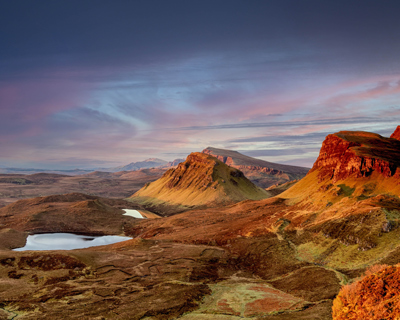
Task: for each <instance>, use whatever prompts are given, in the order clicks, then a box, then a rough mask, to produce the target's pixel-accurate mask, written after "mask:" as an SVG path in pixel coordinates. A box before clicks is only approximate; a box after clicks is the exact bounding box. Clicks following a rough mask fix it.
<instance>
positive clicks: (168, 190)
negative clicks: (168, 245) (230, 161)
mask: <svg viewBox="0 0 400 320" xmlns="http://www.w3.org/2000/svg"><path fill="white" fill-rule="evenodd" d="M268 197H270V193H269V192H267V191H265V190H264V189H261V188H259V187H257V186H255V185H254V184H253V183H252V182H251V181H249V180H248V179H247V178H246V177H245V176H244V175H243V173H242V172H241V171H240V170H238V169H235V168H232V167H229V166H227V165H226V164H225V163H223V162H221V161H219V160H218V159H216V158H215V157H212V156H209V155H207V154H204V153H198V152H197V153H191V154H190V155H189V156H188V157H187V159H186V161H185V162H182V163H180V164H179V165H178V167H176V168H173V169H170V170H168V171H167V172H165V174H164V175H163V176H162V177H161V178H160V179H158V180H157V181H154V182H152V183H149V184H146V185H145V186H144V187H143V188H142V189H140V190H139V191H138V192H136V193H135V194H134V195H132V196H131V197H130V198H129V200H130V201H132V202H135V203H139V204H142V205H144V206H146V207H147V208H149V210H150V211H154V212H157V213H160V214H163V215H168V212H166V211H165V208H166V207H172V209H171V210H173V211H175V212H177V211H178V212H179V211H182V210H187V209H191V208H195V207H210V206H221V205H229V204H232V203H235V202H239V201H243V200H246V199H252V200H259V199H263V198H268ZM159 207H162V208H161V209H160V208H159ZM171 210H170V211H171Z"/></svg>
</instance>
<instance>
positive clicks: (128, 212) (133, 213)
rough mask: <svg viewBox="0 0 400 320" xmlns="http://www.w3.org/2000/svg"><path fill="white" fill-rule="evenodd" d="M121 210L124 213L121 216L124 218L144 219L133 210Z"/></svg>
mask: <svg viewBox="0 0 400 320" xmlns="http://www.w3.org/2000/svg"><path fill="white" fill-rule="evenodd" d="M123 210H124V211H125V213H124V214H123V215H124V216H131V217H134V218H139V219H146V218H145V217H143V216H142V215H141V214H140V212H139V211H137V210H133V209H123Z"/></svg>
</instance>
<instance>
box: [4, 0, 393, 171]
mask: <svg viewBox="0 0 400 320" xmlns="http://www.w3.org/2000/svg"><path fill="white" fill-rule="evenodd" d="M399 12H400V2H398V1H390V0H388V1H370V0H353V1H348V0H346V1H342V0H335V1H321V0H317V1H313V0H301V1H300V0H260V1H259V0H212V1H210V0H190V1H188V0H157V1H156V0H96V1H88V0H79V1H76V0H58V1H53V0H36V1H31V0H29V1H26V0H16V1H9V0H0V167H19V168H23V167H25V168H43V169H73V168H82V169H85V168H98V167H113V166H117V165H124V164H127V163H130V162H135V161H142V160H144V159H147V158H154V157H156V158H161V159H165V160H173V159H176V158H185V157H186V156H187V155H188V154H189V153H190V152H195V151H201V150H202V149H204V148H206V147H208V146H212V147H216V148H224V149H232V150H236V151H239V152H241V153H244V154H246V155H249V156H253V157H257V158H261V159H264V160H267V161H271V162H277V163H283V164H291V165H298V166H306V167H311V166H312V164H313V162H314V161H315V159H316V158H317V156H318V152H319V149H320V147H321V144H322V142H323V140H324V138H325V136H326V135H328V134H330V133H334V132H337V131H340V130H363V131H372V132H376V133H379V134H382V135H383V136H389V135H390V134H391V133H392V132H393V131H394V130H395V128H396V126H397V125H400V121H399V116H400V55H399V53H400V37H399V35H400V19H399V18H398V13H399Z"/></svg>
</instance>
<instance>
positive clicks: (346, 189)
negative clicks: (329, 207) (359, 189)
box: [338, 184, 356, 197]
mask: <svg viewBox="0 0 400 320" xmlns="http://www.w3.org/2000/svg"><path fill="white" fill-rule="evenodd" d="M338 187H339V188H340V190H341V193H342V194H344V195H345V196H346V197H350V196H351V195H352V194H353V192H354V191H355V190H356V188H350V187H349V186H346V185H345V184H338Z"/></svg>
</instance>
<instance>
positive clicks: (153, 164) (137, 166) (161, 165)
mask: <svg viewBox="0 0 400 320" xmlns="http://www.w3.org/2000/svg"><path fill="white" fill-rule="evenodd" d="M183 161H185V159H175V160H173V161H169V162H168V161H165V160H162V159H157V158H149V159H147V160H144V161H138V162H131V163H129V164H127V165H125V166H118V167H111V168H93V169H70V170H56V169H54V170H52V169H36V168H0V173H3V174H34V173H55V174H66V175H71V176H76V175H81V174H87V173H91V172H94V171H102V172H119V171H137V170H141V169H149V168H157V169H168V168H171V167H175V166H177V165H178V164H179V163H181V162H183Z"/></svg>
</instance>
